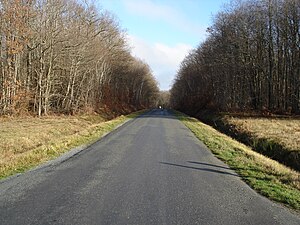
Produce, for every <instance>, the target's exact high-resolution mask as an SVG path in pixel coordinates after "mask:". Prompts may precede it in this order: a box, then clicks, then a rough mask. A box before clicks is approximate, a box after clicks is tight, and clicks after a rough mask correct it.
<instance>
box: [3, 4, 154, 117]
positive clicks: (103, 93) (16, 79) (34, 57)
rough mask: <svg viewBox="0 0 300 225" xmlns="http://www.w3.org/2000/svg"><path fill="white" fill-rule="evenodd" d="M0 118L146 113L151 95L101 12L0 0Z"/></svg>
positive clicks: (141, 65) (148, 78)
mask: <svg viewBox="0 0 300 225" xmlns="http://www.w3.org/2000/svg"><path fill="white" fill-rule="evenodd" d="M0 32H1V38H0V56H1V61H0V115H20V114H31V115H37V116H42V115H48V114H53V113H63V114H74V113H78V112H81V111H87V110H89V111H95V112H97V111H101V110H111V111H116V112H122V111H133V110H137V109H142V108H149V107H151V106H152V105H153V103H154V102H155V99H156V98H157V96H158V94H159V89H158V84H157V81H156V80H155V78H154V77H153V75H152V72H151V69H150V68H149V66H148V65H147V64H146V63H145V62H143V61H142V60H140V59H137V58H135V57H133V56H132V55H131V53H130V47H129V46H128V43H127V41H126V33H125V32H124V30H123V29H122V28H121V27H120V26H119V24H118V21H117V19H115V18H114V16H112V15H111V14H110V13H109V12H106V11H104V10H99V9H97V7H96V6H95V5H93V4H88V3H87V1H79V0H51V1H49V0H0Z"/></svg>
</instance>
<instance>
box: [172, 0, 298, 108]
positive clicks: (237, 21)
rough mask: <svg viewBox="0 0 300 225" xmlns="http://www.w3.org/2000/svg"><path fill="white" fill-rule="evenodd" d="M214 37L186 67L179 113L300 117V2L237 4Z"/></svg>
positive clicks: (175, 92) (177, 85) (223, 15)
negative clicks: (260, 113)
mask: <svg viewBox="0 0 300 225" xmlns="http://www.w3.org/2000/svg"><path fill="white" fill-rule="evenodd" d="M208 33H209V36H208V38H207V39H206V41H205V42H203V43H202V44H200V45H199V47H197V48H196V49H194V50H193V51H192V52H191V53H190V54H189V55H188V56H187V57H186V58H185V59H184V60H183V62H182V63H181V67H180V69H179V72H178V74H177V77H176V79H175V82H174V85H173V87H172V90H171V104H172V106H173V107H174V108H177V109H179V110H181V111H184V112H187V113H191V114H197V113H198V112H199V111H200V110H202V109H215V110H220V111H238V112H240V111H248V110H255V111H263V112H267V113H300V1H299V0H247V1H237V2H235V4H232V5H231V6H230V7H228V8H226V10H224V11H222V12H220V13H218V14H217V15H216V16H215V18H214V23H213V25H212V26H211V27H209V28H208Z"/></svg>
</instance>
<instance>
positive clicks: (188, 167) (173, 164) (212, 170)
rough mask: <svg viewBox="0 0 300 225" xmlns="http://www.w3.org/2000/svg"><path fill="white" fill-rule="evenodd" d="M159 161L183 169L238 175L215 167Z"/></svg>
mask: <svg viewBox="0 0 300 225" xmlns="http://www.w3.org/2000/svg"><path fill="white" fill-rule="evenodd" d="M159 163H160V164H163V165H168V166H176V167H180V168H185V169H193V170H200V171H206V172H212V173H219V174H224V175H230V176H235V177H240V176H239V175H237V174H234V173H229V172H226V171H220V170H215V169H208V168H199V167H193V166H185V165H180V164H175V163H169V162H159ZM226 169H228V168H226Z"/></svg>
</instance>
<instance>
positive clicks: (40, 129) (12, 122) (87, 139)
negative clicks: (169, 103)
mask: <svg viewBox="0 0 300 225" xmlns="http://www.w3.org/2000/svg"><path fill="white" fill-rule="evenodd" d="M133 116H134V115H129V116H120V117H118V118H116V119H113V120H110V121H105V119H104V118H103V117H101V116H99V115H86V116H52V117H47V118H1V119H0V179H1V178H4V177H7V176H10V175H12V174H15V173H19V172H23V171H25V170H27V169H29V168H32V167H34V166H36V165H38V164H40V163H42V162H45V161H47V160H50V159H53V158H55V157H57V156H59V155H61V154H62V153H64V152H66V151H68V150H69V149H71V148H74V147H76V146H79V145H82V144H88V143H91V142H93V141H95V140H97V139H98V138H99V137H101V136H102V135H103V134H104V133H106V132H109V131H111V130H112V129H113V128H114V127H116V126H117V125H119V124H121V123H123V122H124V121H126V120H127V119H128V118H129V117H133Z"/></svg>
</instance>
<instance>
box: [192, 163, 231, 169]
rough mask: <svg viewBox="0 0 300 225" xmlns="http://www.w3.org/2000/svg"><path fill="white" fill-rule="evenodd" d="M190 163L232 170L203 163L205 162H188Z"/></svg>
mask: <svg viewBox="0 0 300 225" xmlns="http://www.w3.org/2000/svg"><path fill="white" fill-rule="evenodd" d="M187 162H188V163H193V164H198V165H204V166H211V167H217V168H222V169H225V170H231V169H230V168H228V167H224V166H218V165H214V164H209V163H203V162H195V161H187Z"/></svg>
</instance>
